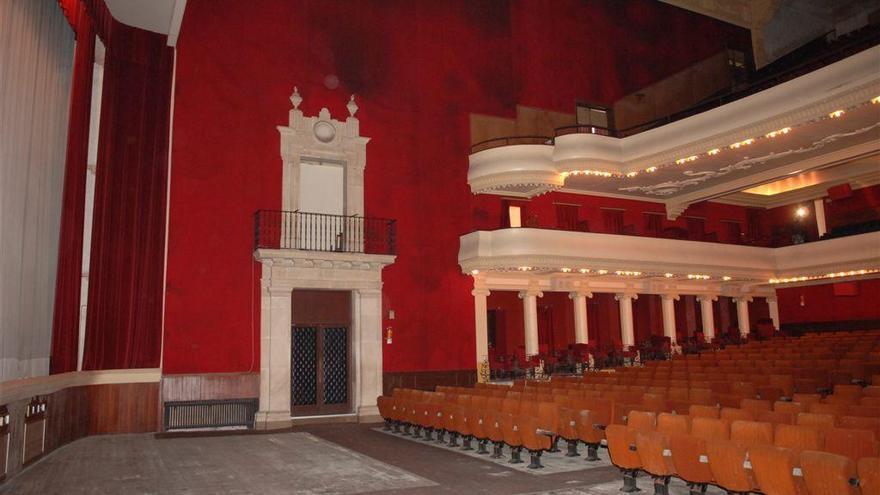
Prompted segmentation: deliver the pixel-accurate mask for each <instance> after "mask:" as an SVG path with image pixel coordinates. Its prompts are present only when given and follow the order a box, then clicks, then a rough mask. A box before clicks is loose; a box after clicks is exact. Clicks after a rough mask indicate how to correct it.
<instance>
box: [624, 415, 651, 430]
mask: <svg viewBox="0 0 880 495" xmlns="http://www.w3.org/2000/svg"><path fill="white" fill-rule="evenodd" d="M626 427H627V429H629V430H636V431H653V430H655V429H656V428H657V415H656V414H655V413H653V412H650V411H630V412H629V414H628V415H627V420H626Z"/></svg>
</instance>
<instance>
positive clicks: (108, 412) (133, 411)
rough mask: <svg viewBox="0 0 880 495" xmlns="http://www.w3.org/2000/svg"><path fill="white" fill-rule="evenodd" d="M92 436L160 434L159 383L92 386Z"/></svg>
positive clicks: (90, 421)
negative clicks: (158, 432) (157, 432)
mask: <svg viewBox="0 0 880 495" xmlns="http://www.w3.org/2000/svg"><path fill="white" fill-rule="evenodd" d="M88 394H89V403H90V404H91V409H90V418H89V434H90V435H103V434H107V433H150V432H156V431H159V384H158V383H114V384H109V385H92V386H90V387H89V389H88Z"/></svg>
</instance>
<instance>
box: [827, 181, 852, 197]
mask: <svg viewBox="0 0 880 495" xmlns="http://www.w3.org/2000/svg"><path fill="white" fill-rule="evenodd" d="M850 196H852V187H850V185H849V184H848V183H847V184H840V185H838V186H834V187H829V188H828V197H829V198H831V200H832V201H837V200H839V199H846V198H848V197H850Z"/></svg>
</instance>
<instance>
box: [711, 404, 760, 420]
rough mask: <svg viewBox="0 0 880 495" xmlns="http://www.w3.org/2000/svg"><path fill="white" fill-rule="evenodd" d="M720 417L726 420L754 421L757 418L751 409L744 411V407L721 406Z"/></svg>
mask: <svg viewBox="0 0 880 495" xmlns="http://www.w3.org/2000/svg"><path fill="white" fill-rule="evenodd" d="M720 417H721V418H724V419H726V420H728V421H736V420H743V421H755V420H757V418H756V417H755V413H753V412H752V411H746V410H745V409H737V408H735V407H722V408H721V416H720Z"/></svg>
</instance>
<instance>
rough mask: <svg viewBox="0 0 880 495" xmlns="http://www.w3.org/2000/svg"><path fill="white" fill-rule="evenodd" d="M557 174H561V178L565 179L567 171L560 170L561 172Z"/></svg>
mask: <svg viewBox="0 0 880 495" xmlns="http://www.w3.org/2000/svg"><path fill="white" fill-rule="evenodd" d="M559 175H561V176H562V178H563V179H565V178H567V177H568V172H562V173H561V174H559Z"/></svg>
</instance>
